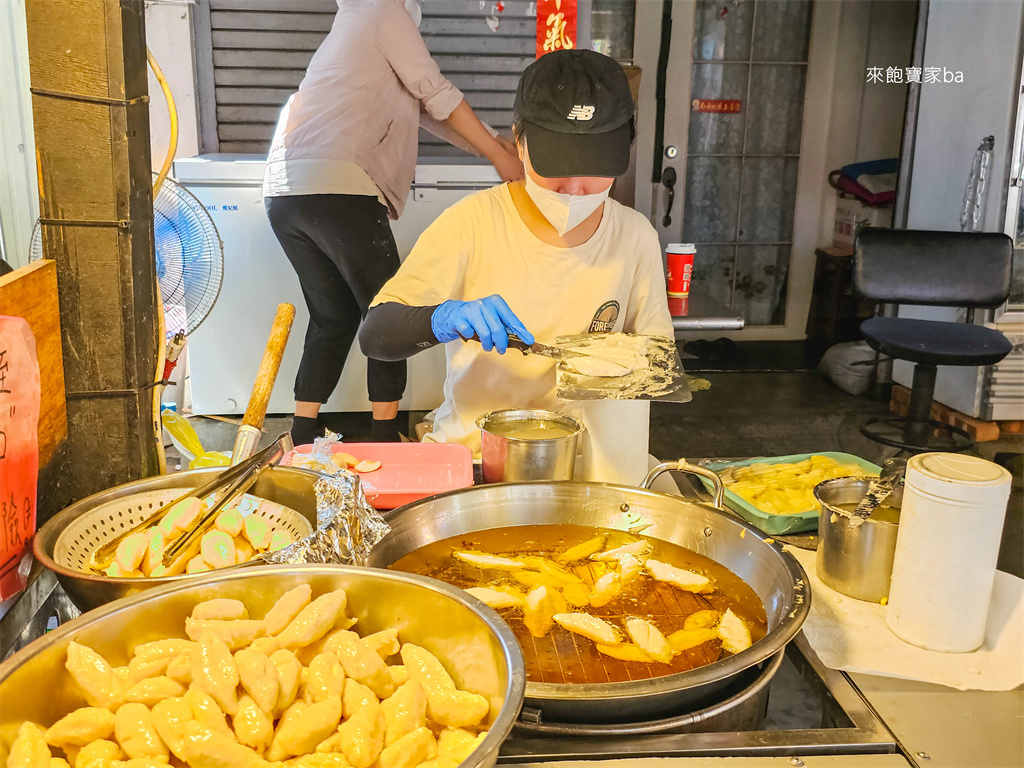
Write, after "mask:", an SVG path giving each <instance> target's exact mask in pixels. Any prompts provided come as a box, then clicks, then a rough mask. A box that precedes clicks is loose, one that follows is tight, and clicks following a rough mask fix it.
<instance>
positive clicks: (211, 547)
mask: <svg viewBox="0 0 1024 768" xmlns="http://www.w3.org/2000/svg"><path fill="white" fill-rule="evenodd" d="M199 553H200V554H201V555H202V556H203V560H205V561H206V564H207V565H209V566H210V567H211V568H226V567H227V566H229V565H234V564H235V540H234V539H232V538H231V537H230V536H228V534H226V533H224V531H210V532H209V533H205V534H203V538H202V540H201V541H200V542H199Z"/></svg>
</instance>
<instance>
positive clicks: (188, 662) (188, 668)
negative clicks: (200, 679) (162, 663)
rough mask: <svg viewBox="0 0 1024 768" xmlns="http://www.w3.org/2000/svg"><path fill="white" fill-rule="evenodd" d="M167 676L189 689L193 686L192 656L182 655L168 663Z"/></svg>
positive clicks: (188, 654)
mask: <svg viewBox="0 0 1024 768" xmlns="http://www.w3.org/2000/svg"><path fill="white" fill-rule="evenodd" d="M167 676H168V677H169V678H171V680H177V681H178V682H179V683H181V684H182V685H184V686H186V687H188V686H189V685H191V684H192V654H191V653H180V654H178V655H177V656H175V657H174V658H172V659H171V660H170V661H168V662H167Z"/></svg>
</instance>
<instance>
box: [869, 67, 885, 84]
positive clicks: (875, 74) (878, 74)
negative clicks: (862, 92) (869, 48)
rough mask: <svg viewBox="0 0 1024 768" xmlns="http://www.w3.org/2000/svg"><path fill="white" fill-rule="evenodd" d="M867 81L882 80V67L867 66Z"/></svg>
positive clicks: (876, 81)
mask: <svg viewBox="0 0 1024 768" xmlns="http://www.w3.org/2000/svg"><path fill="white" fill-rule="evenodd" d="M868 82H869V83H880V82H882V68H881V67H868Z"/></svg>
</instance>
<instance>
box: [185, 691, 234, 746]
mask: <svg viewBox="0 0 1024 768" xmlns="http://www.w3.org/2000/svg"><path fill="white" fill-rule="evenodd" d="M183 698H184V699H185V701H186V702H188V706H189V708H190V709H191V710H192V718H193V719H194V720H196V721H197V722H199V723H201V724H202V725H204V726H206V727H207V728H210V729H211V730H214V731H216V732H217V733H220V734H223V735H224V736H228V737H229V738H232V739H233V738H234V737H235V734H234V733H233V732H232V730H231V728H230V727H229V726H228V723H227V720H225V719H224V712H223V710H221V708H220V705H219V704H217V702H216V701H215V700H214V698H213V696H211V695H210V694H208V693H207V692H206V691H201V690H199V689H198V688H189V689H188V690H187V691H185V696H184V697H183Z"/></svg>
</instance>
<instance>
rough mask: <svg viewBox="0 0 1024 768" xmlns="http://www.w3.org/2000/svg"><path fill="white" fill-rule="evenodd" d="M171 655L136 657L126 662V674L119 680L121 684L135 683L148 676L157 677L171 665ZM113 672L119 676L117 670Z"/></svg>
mask: <svg viewBox="0 0 1024 768" xmlns="http://www.w3.org/2000/svg"><path fill="white" fill-rule="evenodd" d="M172 658H173V657H171V656H161V657H160V658H157V659H145V658H143V659H140V658H138V657H136V658H134V659H132V660H131V661H129V662H128V676H127V677H126V678H125V679H124V680H122V681H121V684H122V685H129V686H130V685H135V683H138V682H141V681H142V680H145V679H146V678H149V677H157V676H158V675H162V674H164V673H165V672H166V671H167V667H169V666H170V665H171V659H172ZM115 674H117V675H119V676H120V673H119V672H115Z"/></svg>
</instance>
